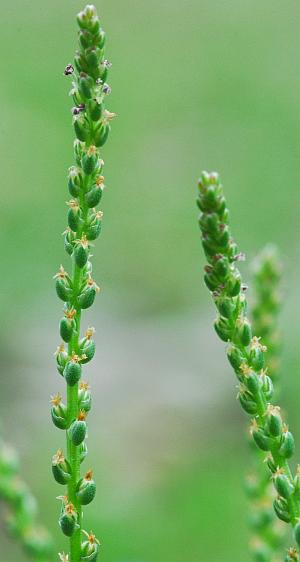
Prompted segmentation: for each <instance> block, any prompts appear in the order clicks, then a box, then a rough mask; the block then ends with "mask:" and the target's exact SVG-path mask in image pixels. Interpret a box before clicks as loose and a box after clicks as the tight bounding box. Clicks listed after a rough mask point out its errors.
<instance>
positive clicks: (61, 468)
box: [52, 449, 71, 485]
mask: <svg viewBox="0 0 300 562" xmlns="http://www.w3.org/2000/svg"><path fill="white" fill-rule="evenodd" d="M52 473H53V476H54V478H55V480H56V482H58V483H59V484H63V485H64V484H67V483H68V482H69V480H70V479H71V466H70V463H69V461H68V460H67V459H65V457H64V455H63V452H62V450H61V449H58V451H57V453H56V454H55V455H54V456H53V458H52Z"/></svg>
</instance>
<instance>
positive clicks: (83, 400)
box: [78, 383, 92, 412]
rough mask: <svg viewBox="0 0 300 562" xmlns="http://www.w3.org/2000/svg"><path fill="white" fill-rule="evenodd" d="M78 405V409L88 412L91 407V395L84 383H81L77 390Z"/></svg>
mask: <svg viewBox="0 0 300 562" xmlns="http://www.w3.org/2000/svg"><path fill="white" fill-rule="evenodd" d="M78 405H79V408H80V410H82V411H84V412H89V411H90V409H91V407H92V397H91V393H90V390H89V387H88V385H87V384H86V383H81V384H80V387H79V392H78Z"/></svg>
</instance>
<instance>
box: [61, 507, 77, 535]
mask: <svg viewBox="0 0 300 562" xmlns="http://www.w3.org/2000/svg"><path fill="white" fill-rule="evenodd" d="M59 526H60V528H61V530H62V532H63V534H64V535H66V537H71V536H72V535H73V534H74V532H75V530H76V519H75V517H74V516H73V515H70V514H69V513H67V512H64V513H63V514H62V515H61V516H60V518H59Z"/></svg>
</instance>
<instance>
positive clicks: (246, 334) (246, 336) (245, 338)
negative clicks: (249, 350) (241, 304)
mask: <svg viewBox="0 0 300 562" xmlns="http://www.w3.org/2000/svg"><path fill="white" fill-rule="evenodd" d="M236 335H237V337H238V338H239V341H240V342H241V344H242V345H243V346H245V347H247V346H248V345H249V344H250V342H251V338H252V329H251V324H250V322H249V320H248V319H247V318H245V317H240V318H238V320H237V322H236Z"/></svg>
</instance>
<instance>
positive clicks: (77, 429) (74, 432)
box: [69, 411, 86, 446]
mask: <svg viewBox="0 0 300 562" xmlns="http://www.w3.org/2000/svg"><path fill="white" fill-rule="evenodd" d="M85 418H86V413H85V412H84V411H81V412H80V414H79V416H78V419H77V420H75V421H73V423H72V424H71V426H70V429H69V436H70V439H71V441H72V443H73V445H76V446H77V445H80V443H82V442H83V441H84V439H85V436H86V421H85Z"/></svg>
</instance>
